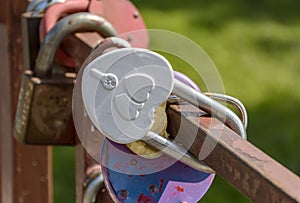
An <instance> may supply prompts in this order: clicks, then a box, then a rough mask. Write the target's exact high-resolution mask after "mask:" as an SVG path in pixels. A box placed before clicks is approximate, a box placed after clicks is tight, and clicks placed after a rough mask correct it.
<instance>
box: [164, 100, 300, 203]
mask: <svg viewBox="0 0 300 203" xmlns="http://www.w3.org/2000/svg"><path fill="white" fill-rule="evenodd" d="M182 105H183V104H181V105H180V104H176V105H171V106H170V107H169V108H168V122H169V123H168V124H169V125H168V131H169V133H171V134H172V135H174V136H176V139H177V141H179V142H180V143H182V144H183V145H184V146H191V147H190V151H191V152H192V153H193V154H194V155H195V156H197V157H199V158H200V159H204V162H205V163H206V164H208V165H209V166H210V167H212V168H213V169H214V170H215V171H216V173H217V174H219V175H220V176H222V177H223V178H224V179H225V180H226V181H228V182H229V183H230V184H232V185H233V186H234V187H236V188H237V189H238V190H239V191H241V192H242V193H243V194H244V195H246V196H247V197H249V198H250V199H251V200H253V201H254V202H264V203H265V202H272V203H273V202H300V178H299V177H298V176H297V175H295V174H293V173H292V172H291V171H289V170H288V169H286V168H285V167H283V166H282V165H280V164H279V163H278V162H276V161H275V160H274V159H272V158H271V157H269V156H268V155H266V154H265V153H263V152H262V151H261V150H259V149H258V148H256V147H255V146H254V145H252V144H251V143H250V142H248V141H246V140H244V139H242V138H241V137H240V136H239V135H237V134H236V133H234V132H233V131H232V130H230V129H229V128H228V127H226V126H224V125H223V124H222V123H220V122H219V121H218V120H216V119H214V118H211V117H207V116H202V117H195V112H199V111H200V110H199V109H197V108H195V107H194V106H191V105H186V104H185V105H184V108H181V107H182ZM191 111H192V112H193V113H190V112H191ZM182 115H184V116H182ZM191 132H194V133H195V134H194V135H193V133H191ZM194 136H195V137H194ZM250 136H251V135H250ZM205 140H206V141H207V142H206V143H205V144H203V143H204V141H205ZM201 150H207V151H210V150H211V153H209V154H208V155H207V157H205V154H204V153H203V151H201Z"/></svg>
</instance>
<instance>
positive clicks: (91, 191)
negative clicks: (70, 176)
mask: <svg viewBox="0 0 300 203" xmlns="http://www.w3.org/2000/svg"><path fill="white" fill-rule="evenodd" d="M90 176H92V178H91V180H89V182H88V183H87V185H86V187H85V191H84V194H83V201H82V202H83V203H91V202H95V201H96V197H97V194H98V193H99V192H100V191H101V189H102V188H105V185H104V177H103V175H102V173H101V172H100V171H98V170H96V171H94V172H92V173H91V174H90Z"/></svg>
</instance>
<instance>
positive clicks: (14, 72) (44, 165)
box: [0, 0, 52, 203]
mask: <svg viewBox="0 0 300 203" xmlns="http://www.w3.org/2000/svg"><path fill="white" fill-rule="evenodd" d="M4 2H5V6H4V8H3V9H2V10H3V11H7V14H6V17H5V19H4V20H5V21H4V23H5V25H6V28H7V31H6V38H7V42H6V43H5V45H3V46H2V49H4V48H5V51H6V54H7V56H5V57H4V58H2V57H1V61H7V65H4V66H2V73H1V76H3V77H5V80H1V81H2V82H3V83H4V85H2V84H1V85H0V89H1V90H0V92H1V93H3V94H1V95H2V99H1V107H2V108H3V109H5V112H2V113H5V114H6V117H5V120H2V122H1V123H0V129H5V134H3V135H2V136H3V137H5V141H4V140H2V141H4V142H2V143H1V145H2V146H5V147H7V148H6V149H7V150H6V151H5V157H6V158H7V159H10V160H9V161H7V160H6V161H7V162H5V168H6V171H2V174H1V175H2V178H5V179H4V180H3V179H2V180H3V182H2V184H3V185H2V186H4V185H5V187H6V188H8V187H10V189H7V190H2V192H3V193H2V200H3V202H7V203H12V202H24V203H29V202H30V203H40V202H44V203H50V202H52V179H51V174H52V171H51V167H50V166H51V164H50V163H51V148H49V147H31V146H24V145H22V144H19V143H17V142H16V141H15V139H14V137H13V135H12V134H13V133H12V132H13V131H12V124H13V119H14V114H15V111H16V104H17V97H18V92H19V87H20V81H21V79H20V76H21V72H22V68H23V64H24V63H23V56H22V38H21V23H20V16H21V14H22V13H23V11H24V10H25V8H26V6H27V2H26V1H19V0H12V1H2V3H4ZM1 5H3V4H1ZM1 39H2V38H1ZM2 42H3V39H2ZM4 64H5V63H4ZM5 88H8V90H9V91H8V92H7V90H5ZM5 103H6V104H7V103H8V104H9V105H8V106H5V105H4V104H5ZM2 105H3V106H2ZM4 121H5V122H4ZM1 134H2V133H1ZM3 155H4V154H3ZM2 161H3V160H2ZM4 181H5V182H4ZM10 190H11V191H10Z"/></svg>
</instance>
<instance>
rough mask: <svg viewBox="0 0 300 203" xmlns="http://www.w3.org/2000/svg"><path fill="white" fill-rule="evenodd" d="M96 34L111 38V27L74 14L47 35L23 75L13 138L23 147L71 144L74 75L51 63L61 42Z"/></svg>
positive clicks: (95, 17)
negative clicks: (76, 36)
mask: <svg viewBox="0 0 300 203" xmlns="http://www.w3.org/2000/svg"><path fill="white" fill-rule="evenodd" d="M87 31H96V32H98V33H99V34H100V35H101V36H102V37H111V36H115V35H116V32H115V30H114V28H113V27H112V25H111V24H110V23H108V22H107V21H106V20H105V19H103V18H102V17H100V16H97V15H93V14H90V13H76V14H72V15H69V16H66V17H64V18H62V19H61V20H60V21H59V22H58V23H57V24H56V25H55V26H54V27H53V28H52V29H51V31H50V32H49V33H48V34H47V36H46V38H45V40H44V42H43V44H42V45H41V48H40V50H39V53H38V56H37V59H36V64H35V67H34V69H33V71H32V70H26V71H24V74H23V78H22V84H21V90H20V93H19V101H18V107H17V113H16V118H15V125H14V135H15V137H16V139H17V140H18V141H20V142H23V143H26V144H41V145H43V144H59V145H66V144H74V142H75V139H74V136H72V135H73V134H74V132H73V129H74V128H73V119H72V93H73V86H74V82H75V79H76V74H75V73H73V74H68V73H66V72H65V71H64V70H63V69H64V68H62V67H60V66H58V65H55V64H54V63H53V60H54V56H55V53H56V50H57V49H58V47H59V45H60V44H61V42H62V41H63V39H64V38H65V37H66V36H68V35H70V34H73V33H75V32H87Z"/></svg>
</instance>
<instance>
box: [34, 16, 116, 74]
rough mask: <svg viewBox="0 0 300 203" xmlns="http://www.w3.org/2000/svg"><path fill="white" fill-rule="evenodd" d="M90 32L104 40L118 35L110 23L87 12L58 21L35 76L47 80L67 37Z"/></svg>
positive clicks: (49, 37)
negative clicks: (57, 53)
mask: <svg viewBox="0 0 300 203" xmlns="http://www.w3.org/2000/svg"><path fill="white" fill-rule="evenodd" d="M90 31H94V32H98V33H99V34H100V35H101V36H102V37H104V38H107V37H114V36H116V35H117V33H116V31H115V29H114V28H113V26H112V25H111V24H110V23H109V22H108V21H106V20H105V19H104V18H102V17H100V16H97V15H94V14H90V13H87V12H80V13H75V14H71V15H68V16H66V17H64V18H62V19H61V20H60V21H58V22H57V23H56V25H55V26H54V27H53V28H52V29H51V30H50V31H49V32H48V34H47V35H46V37H45V39H44V41H43V43H42V45H41V48H40V51H39V53H38V56H37V59H36V65H35V68H34V72H35V75H36V76H37V77H41V78H45V77H47V76H49V75H50V74H51V67H52V64H53V61H54V56H55V53H56V51H57V49H58V47H59V46H60V44H61V43H62V41H63V40H64V39H65V37H67V36H68V35H70V34H73V33H76V32H90Z"/></svg>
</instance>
